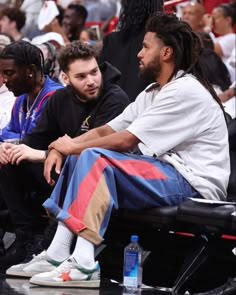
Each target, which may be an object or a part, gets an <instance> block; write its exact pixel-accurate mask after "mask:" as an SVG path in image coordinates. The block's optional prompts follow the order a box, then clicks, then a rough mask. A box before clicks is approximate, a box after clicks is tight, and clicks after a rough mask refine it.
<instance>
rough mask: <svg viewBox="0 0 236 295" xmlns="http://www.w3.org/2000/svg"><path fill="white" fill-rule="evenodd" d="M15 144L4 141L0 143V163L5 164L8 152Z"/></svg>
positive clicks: (7, 161)
mask: <svg viewBox="0 0 236 295" xmlns="http://www.w3.org/2000/svg"><path fill="white" fill-rule="evenodd" d="M14 146H15V145H14V144H12V143H8V142H4V143H2V144H1V145H0V163H1V164H3V165H7V164H8V163H9V162H10V161H9V152H10V150H11V148H13V147H14Z"/></svg>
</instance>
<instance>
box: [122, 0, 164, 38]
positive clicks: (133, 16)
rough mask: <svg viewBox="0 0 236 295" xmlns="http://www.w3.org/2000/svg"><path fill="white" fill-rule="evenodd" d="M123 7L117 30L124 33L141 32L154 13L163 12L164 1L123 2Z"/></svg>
mask: <svg viewBox="0 0 236 295" xmlns="http://www.w3.org/2000/svg"><path fill="white" fill-rule="evenodd" d="M121 5H122V9H121V13H120V16H119V22H118V24H117V29H118V30H119V31H123V32H126V31H132V32H133V33H137V32H140V31H141V30H143V28H144V27H145V23H146V21H147V19H148V17H149V16H150V15H151V14H152V13H153V12H155V11H162V10H163V0H122V1H121Z"/></svg>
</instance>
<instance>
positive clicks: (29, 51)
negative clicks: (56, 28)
mask: <svg viewBox="0 0 236 295" xmlns="http://www.w3.org/2000/svg"><path fill="white" fill-rule="evenodd" d="M0 59H13V60H14V61H15V64H16V66H18V67H21V66H30V65H32V64H33V65H35V66H36V68H37V70H38V71H40V72H41V76H42V77H43V70H44V66H43V65H44V57H43V53H42V51H41V50H40V49H39V48H38V47H37V46H35V45H33V44H31V43H29V42H27V41H24V40H20V41H15V42H13V43H11V44H9V45H7V46H6V47H5V48H4V49H3V50H2V52H1V54H0Z"/></svg>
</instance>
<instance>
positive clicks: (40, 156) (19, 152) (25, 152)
mask: <svg viewBox="0 0 236 295" xmlns="http://www.w3.org/2000/svg"><path fill="white" fill-rule="evenodd" d="M22 160H27V161H31V162H43V161H44V160H45V152H44V151H40V150H36V149H32V148H31V147H29V146H27V145H25V144H19V145H15V146H14V147H12V148H11V150H10V151H9V162H11V164H17V165H18V164H19V163H20V162H21V161H22Z"/></svg>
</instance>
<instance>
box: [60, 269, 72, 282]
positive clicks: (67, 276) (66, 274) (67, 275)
mask: <svg viewBox="0 0 236 295" xmlns="http://www.w3.org/2000/svg"><path fill="white" fill-rule="evenodd" d="M58 278H59V279H63V281H64V282H65V281H72V278H71V277H70V271H67V272H63V273H62V274H61V275H60V276H59V277H58Z"/></svg>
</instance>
